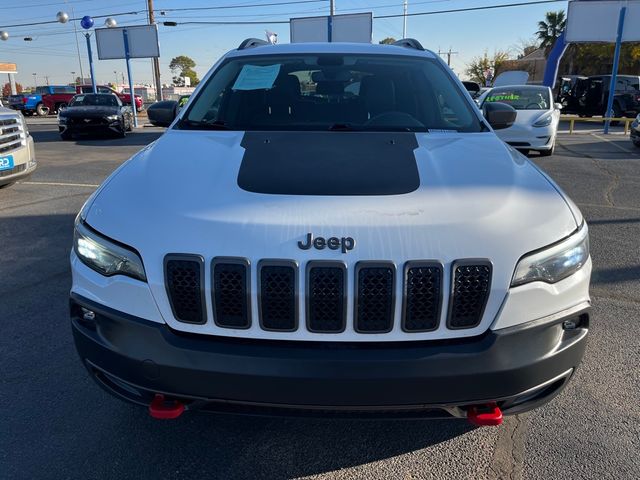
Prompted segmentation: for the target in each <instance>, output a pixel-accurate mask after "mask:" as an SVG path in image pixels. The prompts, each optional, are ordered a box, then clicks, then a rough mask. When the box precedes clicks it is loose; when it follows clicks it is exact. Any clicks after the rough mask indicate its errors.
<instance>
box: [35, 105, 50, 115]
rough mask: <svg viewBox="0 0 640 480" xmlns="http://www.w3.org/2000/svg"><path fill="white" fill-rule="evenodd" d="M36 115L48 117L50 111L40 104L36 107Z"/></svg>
mask: <svg viewBox="0 0 640 480" xmlns="http://www.w3.org/2000/svg"><path fill="white" fill-rule="evenodd" d="M36 113H37V114H38V116H40V117H44V116H46V115H49V109H48V108H47V107H46V106H44V105H43V104H42V103H39V104H38V106H37V107H36Z"/></svg>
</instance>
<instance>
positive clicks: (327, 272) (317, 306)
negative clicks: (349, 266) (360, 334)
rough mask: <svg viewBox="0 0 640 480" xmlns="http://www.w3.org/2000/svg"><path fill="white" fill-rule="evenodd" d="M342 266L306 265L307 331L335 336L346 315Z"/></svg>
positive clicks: (343, 268)
mask: <svg viewBox="0 0 640 480" xmlns="http://www.w3.org/2000/svg"><path fill="white" fill-rule="evenodd" d="M345 277H346V267H345V266H344V265H343V264H336V263H333V264H330V263H329V262H315V263H314V262H310V263H309V266H308V268H307V328H308V329H309V331H311V332H319V333H338V332H342V331H343V330H344V329H345V325H346V316H347V311H346V308H347V298H346V295H347V292H346V286H347V284H346V280H345Z"/></svg>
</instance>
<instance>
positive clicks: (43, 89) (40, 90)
mask: <svg viewBox="0 0 640 480" xmlns="http://www.w3.org/2000/svg"><path fill="white" fill-rule="evenodd" d="M34 93H36V94H38V95H43V94H44V95H46V94H47V93H49V87H36V90H35V92H34Z"/></svg>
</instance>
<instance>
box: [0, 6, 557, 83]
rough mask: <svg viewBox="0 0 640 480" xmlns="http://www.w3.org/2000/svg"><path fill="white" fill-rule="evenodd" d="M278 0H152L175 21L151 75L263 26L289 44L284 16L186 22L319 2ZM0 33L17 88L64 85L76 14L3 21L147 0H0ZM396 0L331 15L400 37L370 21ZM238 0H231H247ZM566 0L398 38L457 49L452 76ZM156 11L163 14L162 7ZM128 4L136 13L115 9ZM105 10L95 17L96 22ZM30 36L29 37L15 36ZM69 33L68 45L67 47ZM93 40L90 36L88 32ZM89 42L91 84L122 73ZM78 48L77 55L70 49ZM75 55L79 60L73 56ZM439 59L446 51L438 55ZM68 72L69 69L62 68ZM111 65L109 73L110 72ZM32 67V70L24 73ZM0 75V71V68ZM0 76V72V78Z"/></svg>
mask: <svg viewBox="0 0 640 480" xmlns="http://www.w3.org/2000/svg"><path fill="white" fill-rule="evenodd" d="M283 1H287V0H217V1H214V0H154V8H155V11H156V21H162V20H165V21H175V22H178V26H176V27H167V26H163V25H159V26H158V29H159V39H160V54H161V57H160V76H161V79H162V82H163V83H171V78H172V76H173V75H172V73H171V71H170V70H169V63H170V61H171V59H172V58H173V57H175V56H178V55H187V56H189V57H191V58H192V59H193V60H194V61H195V62H196V68H195V70H196V72H197V73H198V76H199V77H200V78H202V77H203V76H204V75H205V74H206V72H207V71H208V70H209V68H210V67H211V66H212V65H213V64H214V63H215V62H216V60H217V59H218V58H219V57H220V56H221V55H223V54H224V53H225V52H227V51H229V50H231V49H233V48H237V46H238V45H239V44H240V42H242V40H244V39H245V38H248V37H257V38H265V30H270V31H273V32H276V33H277V34H278V42H279V43H288V42H289V26H288V25H287V24H277V23H275V24H273V23H272V24H269V23H265V24H260V25H193V24H186V23H184V22H189V21H265V22H268V21H281V20H288V19H289V18H292V17H308V16H315V15H325V14H328V12H329V1H328V0H320V1H317V2H310V1H308V0H307V1H306V2H305V3H298V4H289V5H266V4H269V3H278V2H283ZM515 1H518V2H529V1H533V0H408V12H409V14H411V13H418V12H431V11H438V10H450V9H458V8H468V7H479V6H486V5H500V4H507V3H514V2H515ZM0 3H1V6H0V31H6V32H8V33H9V39H8V40H7V41H0V62H12V63H16V64H17V65H18V71H19V73H18V75H17V76H16V79H17V81H18V82H19V83H21V84H22V85H24V86H32V85H33V84H34V80H37V83H38V85H46V77H48V80H49V83H50V84H51V85H55V84H68V83H69V82H71V81H72V80H73V79H74V78H75V77H76V76H80V63H81V64H82V70H83V72H84V75H85V77H88V76H89V74H88V72H89V63H88V57H87V47H86V40H85V38H84V36H83V35H82V29H81V27H80V25H79V22H76V24H77V25H76V26H77V30H78V33H77V34H75V33H74V27H73V25H72V22H70V23H67V24H59V23H52V24H46V25H37V26H35V25H34V26H22V27H14V26H11V25H15V24H23V23H34V22H45V21H55V19H56V13H57V12H59V11H65V12H67V13H68V14H69V16H70V17H73V16H74V14H75V17H77V18H79V17H82V16H84V15H91V16H94V17H97V16H104V15H113V18H115V19H116V21H117V23H118V26H125V25H140V24H142V23H146V21H147V20H146V19H147V14H146V7H147V0H129V1H126V0H58V1H55V0H0ZM402 3H403V1H402V0H369V1H366V0H335V8H336V14H340V13H356V12H373V14H374V20H373V41H374V42H376V43H377V42H378V41H380V40H382V39H383V38H385V37H394V38H397V39H399V38H401V37H402V18H401V17H400V18H389V19H382V18H380V19H376V18H375V17H376V16H381V15H393V14H402V10H403V7H402ZM256 4H260V6H259V7H244V8H239V7H238V6H240V5H256ZM213 6H216V7H227V6H235V8H218V9H215V10H204V11H203V10H200V11H170V10H169V9H172V8H173V9H175V8H187V7H213ZM566 8H567V1H558V2H554V3H548V4H541V5H540V4H539V5H526V6H520V7H510V8H501V9H492V10H484V11H472V12H457V13H443V14H438V15H425V16H413V17H411V16H410V17H408V18H407V36H408V37H413V38H416V39H417V40H419V41H420V42H421V43H422V45H424V46H425V48H428V49H430V50H433V51H436V52H437V51H438V50H442V51H447V50H449V49H451V50H452V51H454V52H458V53H456V54H453V55H452V56H451V66H452V68H453V69H454V71H456V73H458V74H459V75H461V76H462V77H464V70H465V67H466V65H467V64H468V63H469V61H470V60H471V59H472V58H473V57H476V56H479V55H483V53H484V52H485V51H487V52H489V54H491V53H493V52H494V51H495V50H512V51H513V53H514V54H515V53H516V52H517V47H518V44H520V43H522V41H526V40H529V39H531V38H532V37H534V34H535V31H536V30H537V23H538V21H539V20H541V19H543V18H544V14H545V12H547V11H551V10H566ZM163 9H167V10H166V11H164V15H162V12H163ZM134 11H138V12H139V13H138V14H127V15H115V14H120V13H126V12H134ZM104 21H105V18H99V19H96V20H95V26H96V27H102V26H103V24H104ZM25 37H31V38H32V41H29V42H27V41H24V40H23V39H24V38H25ZM76 38H77V42H78V44H77V45H76ZM92 41H93V39H92ZM92 47H93V49H94V60H95V62H94V63H95V74H96V80H97V82H98V83H101V84H102V83H108V82H114V81H115V80H116V77H117V78H118V80H119V82H121V81H122V75H123V73H124V74H126V64H125V61H124V60H97V56H96V54H95V48H96V47H95V43H93V44H92ZM78 51H79V53H80V55H78ZM79 57H80V58H79ZM445 58H446V57H445ZM131 63H132V71H133V78H134V80H135V82H136V84H139V83H140V84H150V83H151V79H152V68H151V61H150V60H148V59H136V60H132V62H131ZM72 72H75V73H74V74H72ZM114 72H116V73H114ZM33 73H36V76H35V77H34V75H33ZM3 76H4V75H3ZM5 81H6V80H5V79H4V78H0V82H2V83H4V82H5Z"/></svg>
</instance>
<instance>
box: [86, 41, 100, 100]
mask: <svg viewBox="0 0 640 480" xmlns="http://www.w3.org/2000/svg"><path fill="white" fill-rule="evenodd" d="M84 38H86V39H87V54H88V55H89V73H90V74H91V90H92V91H93V93H98V90H97V89H96V77H95V75H94V74H93V54H92V53H91V34H90V33H89V32H87V33H85V34H84Z"/></svg>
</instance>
